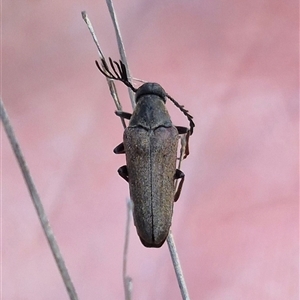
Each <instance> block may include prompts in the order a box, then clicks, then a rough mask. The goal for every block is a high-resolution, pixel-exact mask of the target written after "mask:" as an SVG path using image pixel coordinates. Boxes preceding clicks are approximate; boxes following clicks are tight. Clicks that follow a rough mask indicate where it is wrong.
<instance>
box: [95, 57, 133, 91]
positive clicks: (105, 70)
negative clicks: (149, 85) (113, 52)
mask: <svg viewBox="0 0 300 300" xmlns="http://www.w3.org/2000/svg"><path fill="white" fill-rule="evenodd" d="M95 62H96V66H97V68H98V69H99V71H100V72H101V73H102V74H103V75H104V76H105V77H107V78H109V79H112V80H119V81H122V82H123V83H124V84H125V85H126V86H128V87H129V88H131V89H132V91H133V92H136V91H137V89H136V88H135V87H134V86H133V85H132V84H131V83H130V82H129V80H128V76H127V71H126V67H125V65H124V64H123V62H122V61H121V60H119V63H118V62H116V61H113V60H112V59H111V58H110V57H109V64H110V68H111V70H112V71H111V70H110V68H109V66H108V64H107V62H106V60H105V58H102V59H101V64H102V65H100V64H99V63H98V61H97V60H96V61H95Z"/></svg>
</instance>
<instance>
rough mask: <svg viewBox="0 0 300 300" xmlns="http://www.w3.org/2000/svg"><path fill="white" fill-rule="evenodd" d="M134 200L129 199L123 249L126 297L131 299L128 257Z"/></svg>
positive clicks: (128, 299)
mask: <svg viewBox="0 0 300 300" xmlns="http://www.w3.org/2000/svg"><path fill="white" fill-rule="evenodd" d="M132 205H133V203H132V201H131V200H130V199H127V216H126V229H125V244H124V250H123V284H124V291H125V299H126V300H131V292H132V279H131V277H129V276H128V275H127V257H128V245H129V232H130V218H131V212H132Z"/></svg>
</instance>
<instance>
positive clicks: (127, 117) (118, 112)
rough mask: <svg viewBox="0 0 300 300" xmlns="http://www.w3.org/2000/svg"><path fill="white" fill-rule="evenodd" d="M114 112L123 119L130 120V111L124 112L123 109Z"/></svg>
mask: <svg viewBox="0 0 300 300" xmlns="http://www.w3.org/2000/svg"><path fill="white" fill-rule="evenodd" d="M115 114H116V115H117V116H118V117H121V118H124V119H127V120H130V118H131V116H132V114H130V113H127V112H124V111H121V110H116V111H115Z"/></svg>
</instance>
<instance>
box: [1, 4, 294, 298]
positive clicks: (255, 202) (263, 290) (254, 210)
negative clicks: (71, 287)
mask: <svg viewBox="0 0 300 300" xmlns="http://www.w3.org/2000/svg"><path fill="white" fill-rule="evenodd" d="M114 4H115V8H116V13H117V16H118V19H119V24H120V27H121V31H122V35H123V39H124V43H125V47H126V51H127V56H128V60H129V65H130V68H131V72H132V74H133V76H134V77H137V78H141V79H144V80H147V81H156V82H158V83H160V84H161V85H162V86H163V87H164V88H165V90H166V91H167V92H168V93H169V94H170V95H171V96H172V97H174V98H175V99H176V100H177V101H178V102H180V103H181V104H183V105H184V106H185V107H186V108H187V109H189V111H190V113H191V114H192V115H193V116H194V120H195V123H196V128H195V132H194V135H193V136H192V137H191V139H190V150H191V154H190V156H189V157H188V159H187V160H186V161H185V162H184V163H183V166H182V170H183V171H184V173H185V174H186V180H185V184H184V187H183V191H182V195H181V198H180V199H179V200H178V202H177V203H175V206H174V218H173V226H172V230H173V233H174V236H175V240H176V243H177V247H178V251H179V255H180V258H181V263H182V267H183V271H184V274H185V278H186V282H187V285H188V288H189V292H190V296H191V299H201V300H202V299H203V300H217V299H222V300H240V299H243V300H248V299H249V300H257V299H259V300H296V299H299V298H298V288H299V287H298V282H299V280H298V271H299V259H298V254H299V253H298V250H299V246H298V245H299V243H298V242H299V241H298V221H299V220H298V196H299V193H298V175H299V174H298V171H299V169H298V150H299V149H298V121H299V119H298V113H299V110H298V79H299V78H298V54H299V53H298V21H299V17H298V12H299V7H298V6H299V4H298V1H279V0H254V1H246V0H239V1H237V0H229V1H219V0H216V1H185V0H178V1H174V0H173V1H149V0H148V1H141V0H140V1H137V0H130V1H120V0H118V1H115V2H114ZM82 10H86V11H87V13H88V15H89V17H90V19H91V20H92V22H93V24H94V27H95V30H96V33H97V36H98V39H99V41H100V43H101V45H102V47H103V50H104V53H105V55H106V56H111V57H113V58H114V59H118V58H119V56H118V52H117V45H116V40H115V36H114V31H113V27H112V22H111V20H110V17H109V13H108V10H107V8H106V4H105V1H103V0H102V1H100V0H99V1H90V0H86V1H52V2H51V1H38V0H35V1H16V0H4V1H3V2H2V16H1V20H2V48H1V53H2V61H1V64H2V67H1V69H2V86H1V95H2V97H3V100H4V103H5V105H6V108H7V110H8V113H9V115H10V117H11V121H12V123H13V125H14V128H15V132H16V135H17V137H18V138H19V142H20V144H21V147H22V149H23V151H24V155H25V157H26V159H27V163H28V166H29V168H30V170H31V174H32V176H33V178H34V180H35V182H36V185H37V188H38V191H39V194H40V196H41V198H42V200H43V202H44V205H45V209H46V211H47V213H48V215H49V218H50V221H51V223H52V226H53V230H54V232H55V234H56V237H57V239H58V242H59V244H60V247H61V251H62V253H63V254H64V257H65V260H66V263H67V266H68V267H69V271H70V273H71V276H72V278H73V281H74V284H75V286H76V288H77V292H78V295H79V298H80V299H123V287H122V277H121V271H122V252H123V242H124V231H125V217H126V197H128V194H129V191H128V185H127V184H126V182H125V181H124V180H123V179H121V178H120V177H119V176H118V174H117V172H116V170H117V169H118V167H119V166H121V165H123V164H124V163H125V157H124V156H123V155H119V156H117V155H114V154H113V152H112V149H113V148H114V147H115V146H116V145H117V144H119V143H120V142H121V140H122V131H123V130H122V127H121V123H120V121H119V119H118V118H117V117H116V116H115V115H114V109H115V108H114V104H113V102H112V100H111V97H110V95H109V92H108V88H107V85H106V81H105V79H104V78H103V76H102V75H101V74H100V73H99V72H98V70H97V68H96V67H95V64H94V60H95V59H97V52H96V48H95V46H94V44H93V41H92V39H91V36H90V34H89V32H88V30H87V28H86V25H85V24H84V22H83V21H82V19H81V11H82ZM118 86H119V87H120V90H119V91H120V92H119V93H120V96H121V98H122V100H123V104H124V110H126V111H131V108H130V105H129V100H128V96H127V92H126V89H125V88H124V87H122V85H120V84H119V85H118ZM168 108H169V111H170V113H171V114H172V116H173V121H174V123H175V124H176V125H181V126H187V125H188V123H187V121H186V119H185V117H184V116H182V114H181V113H180V112H179V111H178V110H177V109H176V108H174V107H173V106H172V105H171V103H168ZM1 148H2V170H1V172H2V202H1V203H2V204H1V205H2V261H3V266H2V276H3V277H2V289H3V290H2V298H3V299H12V300H17V299H43V300H44V299H45V300H53V299H68V297H67V294H66V291H65V289H64V286H63V283H62V280H61V278H60V276H59V273H58V270H57V267H56V265H55V264H54V260H53V258H52V255H51V253H50V250H49V248H48V245H47V242H46V240H45V237H44V236H43V233H42V230H41V227H40V225H39V222H38V219H37V216H36V214H35V211H34V208H33V205H32V203H31V200H30V197H29V194H28V191H27V189H26V187H25V184H24V181H23V178H22V176H21V173H20V170H19V168H18V166H17V163H16V160H15V157H14V156H13V153H12V150H11V148H10V145H9V144H8V141H7V138H6V136H5V133H4V131H3V130H2V147H1ZM129 251H130V255H129V274H130V276H131V277H132V278H133V299H139V300H140V299H142V300H144V299H145V300H147V299H181V297H180V292H179V288H178V285H177V282H176V278H175V275H174V271H173V266H172V264H171V260H170V256H169V253H168V248H167V245H166V244H165V245H164V246H163V247H162V248H161V249H147V248H144V247H143V246H142V245H141V243H140V241H139V239H138V237H137V234H136V231H135V228H134V226H133V225H132V227H131V236H130V248H129Z"/></svg>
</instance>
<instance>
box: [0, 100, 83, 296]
mask: <svg viewBox="0 0 300 300" xmlns="http://www.w3.org/2000/svg"><path fill="white" fill-rule="evenodd" d="M0 116H1V120H2V123H3V126H4V129H5V132H6V134H7V137H8V139H9V141H10V144H11V147H12V149H13V152H14V154H15V156H16V158H17V161H18V163H19V166H20V168H21V171H22V174H23V177H24V180H25V182H26V185H27V188H28V190H29V193H30V195H31V199H32V202H33V204H34V207H35V209H36V212H37V215H38V217H39V219H40V222H41V225H42V228H43V230H44V233H45V235H46V238H47V241H48V243H49V246H50V249H51V251H52V254H53V256H54V259H55V262H56V264H57V267H58V269H59V271H60V274H61V276H62V279H63V281H64V284H65V287H66V289H67V292H68V295H69V297H70V299H71V300H77V299H78V297H77V294H76V291H75V287H74V285H73V283H72V281H71V277H70V275H69V273H68V270H67V267H66V265H65V262H64V260H63V257H62V255H61V252H60V250H59V247H58V244H57V242H56V239H55V237H54V234H53V231H52V229H51V227H50V224H49V220H48V218H47V215H46V213H45V210H44V208H43V205H42V202H41V199H40V197H39V195H38V193H37V190H36V187H35V184H34V182H33V180H32V178H31V176H30V173H29V170H28V167H27V165H26V163H25V159H24V156H23V154H22V152H21V149H20V146H19V143H18V141H17V139H16V136H15V134H14V131H13V128H12V126H11V123H10V121H9V117H8V115H7V112H6V110H5V107H4V104H3V102H2V99H1V98H0Z"/></svg>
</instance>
